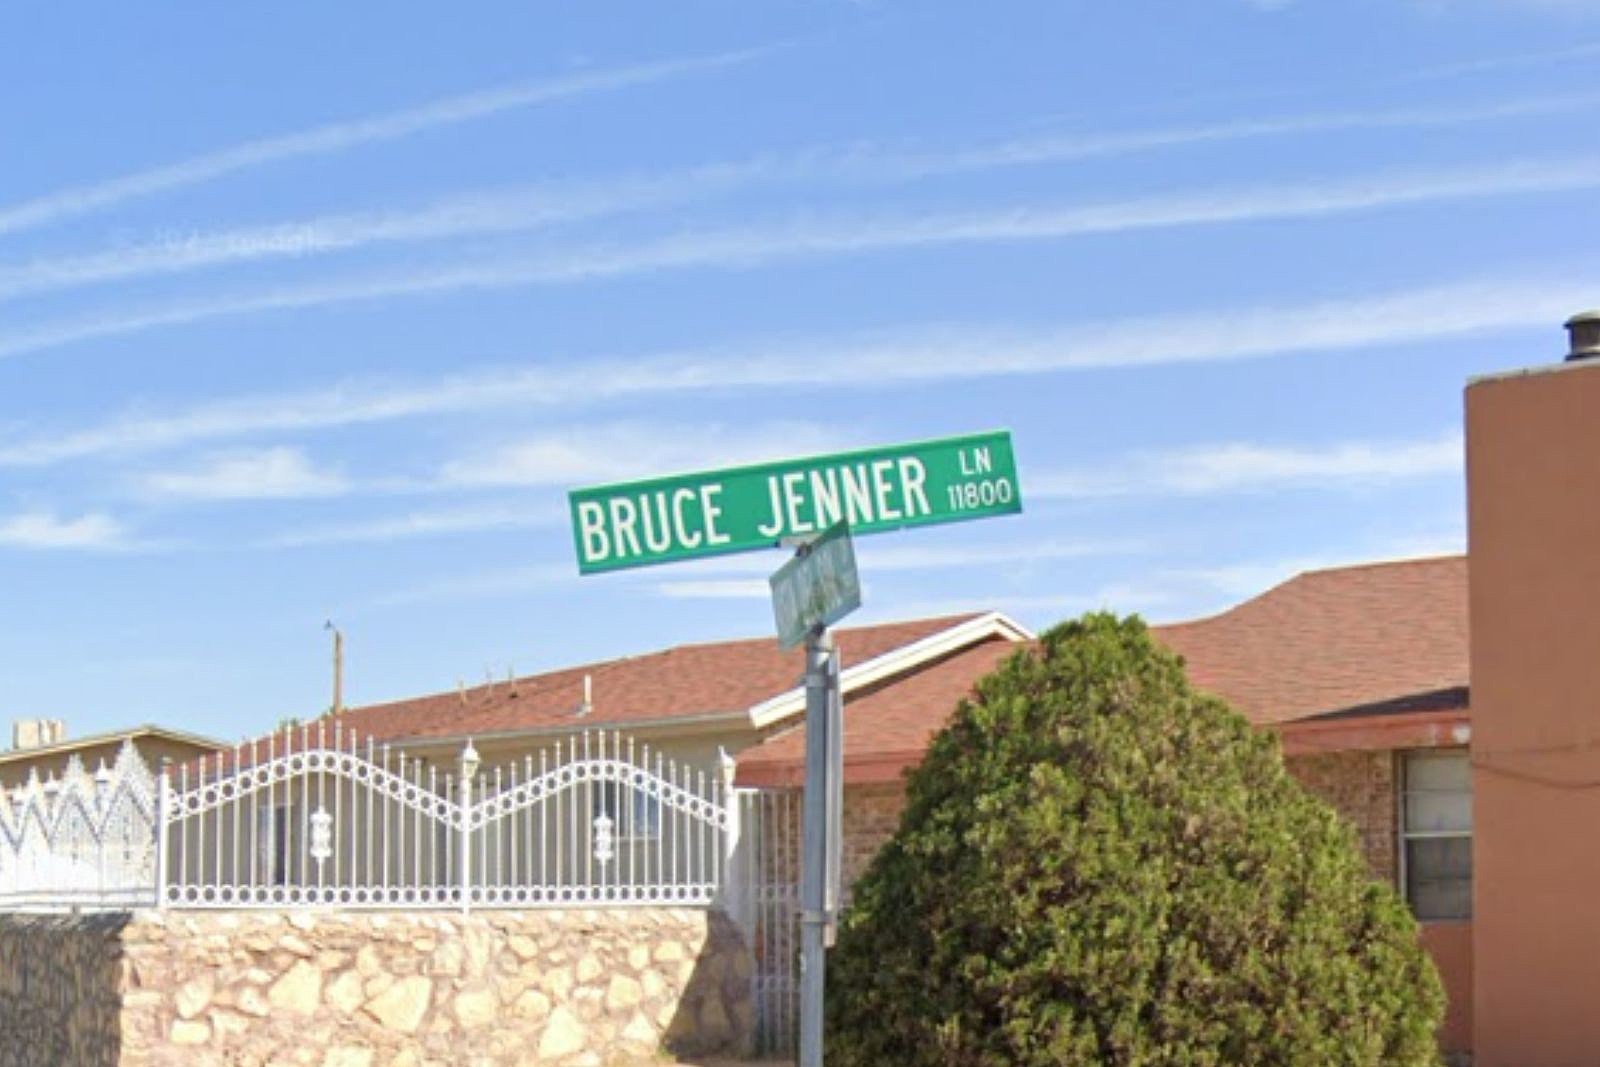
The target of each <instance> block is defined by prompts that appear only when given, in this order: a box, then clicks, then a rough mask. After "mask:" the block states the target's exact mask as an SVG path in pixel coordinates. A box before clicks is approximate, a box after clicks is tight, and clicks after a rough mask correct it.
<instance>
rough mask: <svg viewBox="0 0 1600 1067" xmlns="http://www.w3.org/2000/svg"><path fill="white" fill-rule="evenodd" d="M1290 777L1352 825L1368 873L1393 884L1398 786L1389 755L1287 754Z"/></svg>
mask: <svg viewBox="0 0 1600 1067" xmlns="http://www.w3.org/2000/svg"><path fill="white" fill-rule="evenodd" d="M1284 763H1285V764H1286V765H1287V766H1288V768H1289V773H1290V774H1292V775H1294V776H1295V778H1296V779H1297V780H1298V781H1299V782H1300V784H1301V785H1303V786H1304V787H1305V788H1306V790H1307V791H1308V792H1310V793H1311V794H1313V795H1314V796H1317V797H1320V798H1321V799H1322V800H1325V801H1327V802H1328V803H1329V804H1331V805H1332V806H1333V807H1334V808H1335V809H1336V810H1337V811H1338V812H1339V814H1341V815H1343V816H1344V817H1345V818H1346V819H1349V820H1350V822H1351V823H1353V824H1354V825H1355V828H1356V832H1357V833H1358V834H1359V835H1360V837H1361V850H1362V852H1364V853H1365V854H1366V857H1367V865H1368V866H1369V867H1371V868H1372V873H1373V874H1374V875H1376V876H1377V877H1378V878H1381V879H1383V880H1384V881H1386V882H1388V883H1389V884H1390V885H1393V884H1395V878H1396V871H1397V863H1396V845H1395V839H1396V827H1395V823H1396V819H1397V815H1398V810H1397V807H1396V794H1395V789H1396V787H1397V783H1396V774H1395V756H1394V753H1393V752H1388V751H1378V752H1327V753H1321V754H1319V755H1315V756H1290V757H1289V758H1288V759H1286V760H1285V761H1284Z"/></svg>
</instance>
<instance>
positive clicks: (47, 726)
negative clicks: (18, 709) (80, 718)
mask: <svg viewBox="0 0 1600 1067" xmlns="http://www.w3.org/2000/svg"><path fill="white" fill-rule="evenodd" d="M66 739H67V724H66V723H65V722H62V721H61V720H60V719H18V720H17V721H16V722H14V723H12V724H11V747H12V748H13V749H15V750H16V751H18V752H21V751H23V750H25V749H30V748H43V747H45V746H46V745H58V744H60V743H61V742H63V741H65V740H66Z"/></svg>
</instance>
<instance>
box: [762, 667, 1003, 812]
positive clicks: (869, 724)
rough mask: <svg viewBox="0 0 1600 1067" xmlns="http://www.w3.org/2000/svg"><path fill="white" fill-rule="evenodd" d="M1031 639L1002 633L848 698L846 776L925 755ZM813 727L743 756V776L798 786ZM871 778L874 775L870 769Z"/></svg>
mask: <svg viewBox="0 0 1600 1067" xmlns="http://www.w3.org/2000/svg"><path fill="white" fill-rule="evenodd" d="M1024 647H1026V645H1025V644H1023V643H1021V642H1016V641H1007V640H1003V639H1000V638H995V639H992V640H989V641H985V642H983V643H982V644H977V645H973V646H972V647H970V648H967V649H964V650H962V651H960V652H957V653H955V654H954V655H951V656H947V657H945V658H944V659H941V660H938V661H936V662H934V663H931V664H928V665H926V666H923V667H920V668H918V669H917V670H915V671H913V672H911V673H909V674H905V675H901V676H899V677H898V678H896V679H895V680H894V681H893V682H891V683H888V684H886V685H882V686H880V687H878V688H877V689H874V690H872V691H871V692H868V693H865V694H863V695H861V696H853V697H850V698H849V699H848V700H847V701H846V704H845V716H844V759H845V767H846V772H845V777H846V778H847V779H848V780H851V781H854V780H857V779H859V778H860V777H862V776H861V775H860V774H855V773H852V771H853V770H854V769H856V768H861V767H865V766H866V765H868V764H875V763H885V764H888V765H889V767H888V769H889V771H890V772H891V774H890V776H891V777H892V776H895V775H898V773H899V770H900V768H901V767H903V766H905V765H907V764H908V763H915V762H917V761H919V760H920V759H921V758H922V753H923V751H924V750H925V749H926V748H927V747H928V741H929V740H930V739H931V738H932V737H933V735H934V734H935V733H937V732H938V731H939V730H940V729H941V728H942V727H943V726H944V724H945V721H946V720H947V719H949V717H950V713H951V712H952V711H954V710H955V706H956V704H957V702H959V701H960V700H961V698H962V697H965V696H967V695H968V694H969V693H971V691H972V686H973V683H975V682H976V681H977V680H978V679H979V678H982V677H983V676H984V675H986V674H988V673H989V672H990V671H992V670H994V669H995V668H996V667H998V666H999V665H1000V662H1001V661H1002V660H1003V659H1005V658H1006V657H1007V656H1009V655H1011V654H1012V653H1013V652H1016V651H1017V650H1018V649H1020V648H1024ZM805 746H806V732H805V728H804V727H803V726H796V727H794V728H792V729H789V730H786V731H784V732H783V733H780V734H775V735H773V736H772V737H770V738H768V739H767V740H766V741H764V742H762V743H761V744H759V745H756V746H755V747H754V748H750V749H747V750H746V751H745V752H744V753H743V754H742V755H740V756H739V780H740V781H741V782H757V783H760V784H764V785H798V784H799V781H798V775H797V774H796V773H795V771H796V769H797V768H799V767H800V766H802V765H803V764H804V763H805ZM869 777H870V775H869Z"/></svg>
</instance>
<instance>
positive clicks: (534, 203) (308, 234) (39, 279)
mask: <svg viewBox="0 0 1600 1067" xmlns="http://www.w3.org/2000/svg"><path fill="white" fill-rule="evenodd" d="M761 168H762V165H761V164H757V163H752V164H748V165H731V164H730V165H727V166H706V167H699V168H694V169H691V170H685V171H681V172H677V173H673V174H669V175H667V176H660V177H643V178H624V179H618V180H613V181H609V182H585V183H583V184H581V185H579V184H572V185H549V186H536V187H532V188H526V189H516V190H503V191H496V192H485V193H476V194H471V195H465V196H455V197H451V198H448V199H444V200H440V201H437V202H435V203H432V204H429V205H426V206H424V207H421V208H416V209H413V210H409V211H388V212H365V213H353V214H342V215H327V216H322V217H319V218H310V219H302V220H298V221H292V222H282V223H276V224H272V225H265V226H250V227H242V228H238V229H232V230H221V231H210V232H205V231H198V232H195V233H190V234H184V235H179V236H172V237H163V238H161V239H158V240H154V241H150V242H146V243H143V244H133V245H121V246H118V247H116V248H111V249H106V250H102V251H98V252H89V253H83V254H79V255H70V256H58V257H53V258H38V259H34V260H30V261H26V262H19V263H12V264H0V300H14V299H16V298H18V297H22V296H28V295H32V294H36V293H42V292H50V291H54V290H62V289H71V288H76V287H80V286H87V285H96V284H101V283H106V282H113V281H120V280H127V279H130V278H145V277H152V276H157V275H164V274H178V273H182V272H185V271H194V270H199V269H202V268H207V267H222V266H227V265H230V264H239V263H250V262H258V261H262V260H273V259H305V258H310V257H314V256H322V255H328V254H331V253H336V252H347V251H351V250H355V249H360V248H366V247H370V246H373V245H383V244H394V243H402V242H418V241H436V240H444V239H447V238H454V237H465V236H471V235H477V234H504V233H516V232H520V231H525V230H532V229H536V228H539V227H543V226H553V225H558V224H564V223H573V222H578V221H582V220H585V219H594V218H600V217H611V216H616V215H620V214H624V213H627V212H631V211H638V210H641V209H644V208H649V207H659V206H661V205H664V204H670V203H673V202H676V201H681V200H685V199H689V198H693V197H699V196H705V195H708V194H710V193H712V192H714V191H716V190H718V189H723V188H727V187H729V186H732V185H737V184H739V183H740V182H741V181H743V180H745V179H746V178H748V177H749V176H750V174H751V173H752V172H753V171H755V170H759V169H761Z"/></svg>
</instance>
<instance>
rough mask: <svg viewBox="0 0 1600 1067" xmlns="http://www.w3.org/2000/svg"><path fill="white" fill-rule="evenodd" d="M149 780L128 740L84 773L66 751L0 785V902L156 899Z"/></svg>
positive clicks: (46, 904) (99, 903) (40, 905)
mask: <svg viewBox="0 0 1600 1067" xmlns="http://www.w3.org/2000/svg"><path fill="white" fill-rule="evenodd" d="M156 827H157V812H156V783H155V779H154V778H153V777H152V776H151V774H150V771H149V769H148V768H147V767H146V766H145V764H144V761H143V760H142V759H140V758H139V754H138V753H137V752H135V751H134V749H133V746H132V745H130V744H124V745H123V746H122V748H121V750H120V751H119V752H118V753H117V756H116V759H115V761H114V762H113V763H112V765H111V766H109V767H108V766H106V765H105V764H104V763H102V764H101V765H100V766H99V767H98V768H96V770H95V772H94V773H93V774H92V775H91V774H90V773H89V772H88V771H87V770H86V769H85V768H84V766H83V763H82V761H80V760H79V759H78V758H77V757H73V758H72V759H71V760H70V761H69V762H68V764H67V767H66V770H65V772H64V773H63V774H62V775H61V777H60V778H55V779H51V780H48V781H47V780H44V779H41V778H40V777H39V776H38V775H37V774H36V773H35V774H30V775H29V777H28V780H27V781H26V782H25V783H24V784H23V785H21V786H19V787H17V788H16V789H12V790H7V791H0V907H5V908H14V909H15V908H33V909H66V908H73V907H122V908H127V907H140V906H146V905H149V904H153V903H155V886H156V837H157V831H156Z"/></svg>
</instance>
